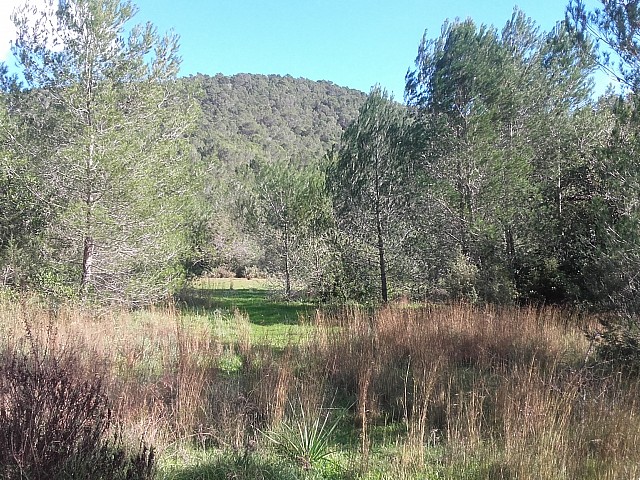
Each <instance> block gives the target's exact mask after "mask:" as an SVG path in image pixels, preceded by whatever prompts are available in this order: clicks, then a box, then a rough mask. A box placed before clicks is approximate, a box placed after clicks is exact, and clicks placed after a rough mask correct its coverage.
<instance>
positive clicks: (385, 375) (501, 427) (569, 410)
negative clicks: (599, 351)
mask: <svg viewBox="0 0 640 480" xmlns="http://www.w3.org/2000/svg"><path fill="white" fill-rule="evenodd" d="M588 322H589V320H588V319H587V318H578V317H577V316H571V315H568V314H567V313H566V312H561V311H559V310H558V309H553V308H496V307H473V306H468V305H462V304H461V305H453V306H430V307H416V308H411V307H407V306H389V307H386V308H383V309H381V310H378V311H376V312H365V311H363V310H357V309H356V310H353V309H352V310H348V311H345V312H343V313H342V314H339V315H336V316H333V317H323V316H322V315H321V316H320V318H318V324H319V325H320V326H321V327H320V328H321V329H322V330H323V331H322V333H321V334H320V335H319V338H322V339H323V340H322V341H320V342H316V343H315V344H314V346H313V348H314V349H315V352H314V355H315V356H317V357H321V358H323V359H324V365H326V367H327V369H328V375H329V378H330V381H331V382H333V384H334V385H336V386H337V387H338V388H340V389H342V391H344V392H347V393H348V394H349V395H350V396H351V397H352V398H354V399H355V401H356V404H357V407H356V409H355V413H356V416H357V418H356V423H357V424H358V425H359V426H360V428H361V439H362V449H363V450H367V449H368V447H369V445H368V444H367V442H368V433H367V429H368V428H370V426H371V425H373V424H375V423H387V422H389V421H394V420H396V421H401V422H404V424H405V425H406V429H405V433H406V435H405V437H404V441H405V445H407V446H409V447H411V446H413V447H414V448H410V449H409V451H410V452H411V455H413V456H414V457H415V456H416V452H417V453H418V456H419V457H420V458H423V455H424V451H425V450H424V449H425V447H426V446H428V445H433V444H434V443H439V444H440V445H441V446H443V447H444V449H445V451H446V452H447V453H446V455H445V457H446V458H444V459H443V462H444V463H445V464H450V465H458V466H459V467H460V468H462V469H463V470H464V469H466V470H467V471H474V469H477V470H478V471H479V472H481V473H478V478H522V479H527V478H532V479H533V478H567V479H569V478H611V479H614V478H631V476H632V475H636V476H637V472H638V471H639V470H640V467H639V465H640V451H639V450H638V448H637V447H638V441H640V418H639V417H638V414H639V413H640V411H639V410H638V400H637V398H638V397H637V394H638V393H640V392H639V391H638V388H639V386H640V382H638V380H632V379H629V378H622V377H620V376H614V377H603V376H602V375H601V374H599V373H598V371H597V369H594V368H591V366H590V365H589V364H588V363H587V362H585V359H586V356H587V354H588V352H589V342H588V340H587V336H586V335H585V333H584V329H585V327H587V326H588ZM613 432H618V434H617V435H616V434H614V433H613ZM415 446H418V448H415ZM483 476H484V477H483Z"/></svg>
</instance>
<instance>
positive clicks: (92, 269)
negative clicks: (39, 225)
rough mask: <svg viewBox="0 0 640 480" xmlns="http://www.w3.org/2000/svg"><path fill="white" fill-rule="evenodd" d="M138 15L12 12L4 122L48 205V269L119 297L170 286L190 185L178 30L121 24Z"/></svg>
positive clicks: (92, 0)
mask: <svg viewBox="0 0 640 480" xmlns="http://www.w3.org/2000/svg"><path fill="white" fill-rule="evenodd" d="M136 12H137V8H136V7H135V6H134V5H133V4H132V3H131V2H130V1H120V0H68V1H64V2H59V3H58V2H55V3H54V2H53V1H50V2H49V3H48V9H47V8H44V9H43V8H37V7H34V6H32V5H29V4H28V3H27V5H25V6H24V7H23V8H22V9H19V10H17V11H16V12H15V13H14V15H13V19H14V22H15V24H16V27H17V31H18V38H17V40H16V42H15V44H14V46H13V48H12V52H13V55H14V57H15V59H16V61H17V64H18V65H19V66H20V68H21V72H20V73H21V75H22V77H23V78H24V82H25V83H24V84H22V85H19V84H17V83H16V82H14V83H13V86H12V87H11V88H10V89H7V91H6V96H7V99H8V100H7V103H8V114H9V120H10V122H9V124H10V125H9V127H8V128H5V129H4V131H3V140H4V144H5V145H7V146H8V148H10V149H11V150H12V152H13V156H14V157H15V158H18V159H24V160H25V162H26V163H27V164H28V165H29V171H30V174H31V175H33V178H35V179H37V182H38V188H39V192H40V194H41V195H43V196H45V197H46V198H47V199H48V200H49V202H50V203H51V205H52V207H51V212H50V214H49V215H48V217H47V226H46V230H45V232H44V236H45V241H44V247H43V248H44V251H45V252H46V256H47V257H49V258H50V264H49V266H48V270H47V278H49V279H51V278H53V279H55V280H56V282H59V283H61V284H62V285H66V286H69V285H72V284H74V283H75V284H76V285H77V286H78V290H79V291H80V292H81V294H82V295H83V296H85V297H86V296H90V295H97V296H98V297H100V298H101V299H102V300H106V301H119V302H126V303H128V304H141V303H147V302H152V301H154V300H155V299H157V298H160V297H162V296H164V295H166V294H167V293H169V292H170V290H171V288H172V286H173V285H175V282H176V280H178V278H179V276H180V274H179V268H178V265H179V263H180V260H181V256H182V255H183V254H184V252H185V249H186V245H187V244H186V242H185V239H184V235H183V231H182V230H183V229H182V226H183V224H184V222H185V218H186V215H188V209H189V205H190V202H191V199H192V198H193V195H194V191H195V190H196V189H197V188H198V183H197V181H196V179H195V177H194V174H195V173H196V172H197V166H196V165H194V164H192V163H190V160H189V151H190V147H189V146H188V144H187V140H186V134H187V133H188V131H189V130H190V129H191V128H192V126H193V125H194V123H195V118H196V115H197V109H196V107H195V106H194V102H193V101H192V99H191V98H190V94H189V92H184V91H183V92H179V91H178V89H177V87H176V81H175V80H176V75H177V72H178V68H179V64H180V58H179V56H178V54H177V51H178V38H177V36H175V35H173V34H170V35H167V36H164V37H160V36H159V35H158V33H157V32H156V30H155V28H154V27H153V26H152V25H151V24H146V25H135V26H133V27H129V25H128V23H129V22H130V21H131V19H132V18H133V16H134V15H135V14H136ZM34 13H35V14H36V15H35V21H34V20H33V17H34ZM125 32H128V34H127V35H126V36H125Z"/></svg>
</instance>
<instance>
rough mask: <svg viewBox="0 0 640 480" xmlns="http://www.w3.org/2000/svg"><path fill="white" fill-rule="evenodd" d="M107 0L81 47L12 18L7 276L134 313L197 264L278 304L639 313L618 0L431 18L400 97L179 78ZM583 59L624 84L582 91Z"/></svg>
mask: <svg viewBox="0 0 640 480" xmlns="http://www.w3.org/2000/svg"><path fill="white" fill-rule="evenodd" d="M114 5H115V6H114V8H113V9H112V10H110V11H109V12H107V13H105V12H106V10H105V12H103V14H101V15H103V17H104V18H102V17H101V18H100V21H101V22H102V23H103V25H111V26H112V27H113V28H110V29H107V30H108V31H107V30H99V29H98V30H96V31H95V32H93V31H92V32H90V33H91V35H93V36H94V37H95V38H94V39H93V40H92V41H91V42H87V43H85V44H80V43H78V42H76V41H75V40H74V38H75V33H74V31H73V29H74V28H80V27H78V25H76V23H77V22H76V23H73V22H71V21H70V20H69V22H70V23H69V22H68V25H67V24H65V28H66V30H65V29H59V31H58V32H57V33H56V34H57V35H59V36H60V38H61V41H63V42H66V43H65V45H66V48H65V49H62V50H60V51H58V50H49V49H47V48H43V43H42V42H46V40H43V39H42V38H41V37H40V36H39V35H38V34H37V32H34V31H33V29H32V26H31V24H30V23H29V22H28V21H27V19H26V17H20V16H19V15H18V16H17V17H16V21H17V24H18V32H19V39H18V41H16V43H15V45H14V47H13V54H14V56H15V58H16V59H17V61H18V64H19V65H20V66H21V67H22V68H23V71H22V72H21V75H20V76H19V77H18V76H16V75H11V74H10V73H9V72H8V71H7V69H6V67H3V82H2V85H3V95H2V103H3V108H2V111H1V115H2V117H1V118H0V125H1V131H0V133H1V137H0V139H1V143H0V147H1V148H2V152H3V153H2V157H1V158H2V170H1V172H0V173H1V175H2V176H1V177H0V182H1V185H2V189H1V191H0V195H1V197H0V202H1V205H2V216H1V218H0V222H1V224H0V262H1V263H0V264H1V272H2V277H1V279H2V285H4V286H6V287H10V288H20V289H25V288H26V289H34V290H38V291H42V292H46V293H48V294H52V295H56V296H63V297H64V296H72V297H81V298H93V299H95V300H97V301H99V302H108V303H110V302H117V303H124V304H129V305H142V304H145V303H150V302H155V301H156V300H159V299H162V298H166V297H167V296H169V295H172V294H173V293H175V292H176V291H178V290H179V288H180V286H181V285H182V283H183V281H184V279H185V278H187V277H188V276H189V275H199V274H202V273H210V274H213V273H218V274H227V275H230V274H236V275H269V276H276V277H278V278H281V279H282V281H283V283H282V285H283V289H284V293H285V295H286V296H290V295H292V294H301V293H302V294H305V295H310V296H319V297H321V298H323V299H330V298H339V299H343V300H349V299H356V300H376V299H377V300H381V301H387V300H388V299H390V298H394V297H398V296H406V297H409V298H417V299H432V300H434V299H435V300H456V299H466V300H470V301H474V302H475V301H483V302H498V303H518V302H520V303H522V302H536V303H537V302H543V303H559V304H573V305H579V306H584V307H586V308H590V309H606V310H624V311H636V310H637V308H638V298H639V295H638V282H639V279H638V276H637V272H638V268H639V267H640V249H639V248H638V247H639V245H638V242H639V241H640V239H639V237H638V213H639V211H638V191H639V189H638V180H639V170H638V167H637V162H636V161H635V150H636V148H637V141H638V140H637V127H638V120H637V118H638V116H637V105H636V89H637V83H638V81H639V80H638V79H639V78H640V76H639V75H638V71H637V70H638V67H637V63H638V57H637V54H636V50H635V45H636V44H635V42H636V29H637V18H636V16H635V15H636V13H637V12H636V11H635V10H634V9H633V8H627V9H620V8H616V7H615V6H614V5H613V4H611V5H610V4H609V3H608V2H605V5H607V8H605V9H603V10H602V11H595V12H591V13H590V12H587V11H585V9H584V7H583V5H582V4H581V3H580V2H574V3H572V4H571V5H570V6H569V8H568V10H567V12H568V13H567V19H566V20H565V21H562V22H559V23H558V24H557V26H556V27H555V28H554V29H553V30H552V31H550V32H541V31H540V29H539V28H538V27H537V26H536V25H535V23H534V22H533V21H532V20H531V19H529V18H528V17H527V16H526V15H525V13H523V12H521V11H519V10H515V11H514V14H513V17H512V18H511V19H510V20H509V21H508V22H507V23H506V24H505V25H504V26H502V27H501V28H497V27H493V26H486V25H476V24H475V23H474V22H473V21H472V20H470V19H469V20H464V21H462V20H456V21H453V22H448V23H445V25H444V26H443V28H442V31H441V33H440V35H439V36H438V37H437V38H427V37H426V36H425V38H424V39H423V40H422V42H421V43H420V45H419V47H418V56H417V58H416V63H415V66H414V67H413V68H411V69H410V70H409V72H408V74H407V77H406V78H407V84H406V95H405V102H404V103H403V102H401V101H399V100H395V99H392V98H390V96H389V95H388V94H387V93H386V92H385V91H384V90H382V89H380V88H377V87H376V88H374V89H373V90H372V91H371V92H369V94H368V95H365V94H364V93H361V92H358V91H355V90H350V89H347V88H342V87H338V86H336V85H334V84H332V83H330V82H311V81H307V80H304V79H294V78H291V77H289V76H285V77H281V76H276V75H271V76H264V75H249V74H241V75H235V76H232V77H225V76H223V75H216V76H213V77H210V76H206V75H197V76H194V77H189V78H183V79H178V77H177V74H178V69H179V59H178V57H177V37H175V36H167V37H159V36H157V34H156V32H155V30H153V29H152V28H151V27H148V28H147V30H144V29H134V30H132V31H131V37H130V38H129V39H126V40H125V39H124V37H123V36H122V31H123V30H122V29H123V27H124V25H125V24H126V22H127V21H128V20H129V18H130V17H131V15H132V13H133V10H132V8H133V7H132V6H131V5H128V6H125V7H126V8H125V7H118V8H115V7H117V5H116V4H114ZM634 5H635V4H634ZM87 8H89V7H87ZM634 8H635V7H634ZM75 15H77V16H78V18H79V19H82V18H84V17H83V15H84V16H87V15H91V13H90V12H89V10H87V11H86V12H84V11H78V12H75ZM612 19H616V22H612V21H611V20H612ZM65 21H67V20H65ZM65 35H66V37H65ZM65 39H67V40H65ZM72 40H73V41H72ZM107 44H113V45H114V47H113V48H106V47H105V48H102V47H100V45H107ZM45 45H46V43H45ZM598 45H600V50H598V48H597V46H598ZM605 45H606V46H607V50H606V51H605V50H604V48H603V46H605ZM599 52H606V54H603V53H599ZM614 54H615V55H614ZM598 68H605V69H608V70H609V71H610V72H612V71H615V72H617V75H618V78H619V80H620V83H621V86H620V88H618V89H617V90H615V91H614V90H611V91H609V92H608V93H606V94H605V95H603V96H602V97H600V98H595V97H594V94H593V81H592V74H593V73H594V71H596V69H598Z"/></svg>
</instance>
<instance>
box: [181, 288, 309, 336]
mask: <svg viewBox="0 0 640 480" xmlns="http://www.w3.org/2000/svg"><path fill="white" fill-rule="evenodd" d="M182 298H183V312H184V313H187V314H195V315H199V316H203V315H204V316H207V317H209V318H210V319H211V321H212V323H214V324H216V325H217V326H218V327H219V328H218V331H219V332H221V333H222V335H221V336H222V337H223V338H226V339H229V338H230V337H233V336H234V330H235V325H233V324H232V323H233V322H232V320H231V319H232V318H233V316H234V315H235V312H236V311H237V312H240V313H241V314H243V315H246V316H247V318H248V319H249V325H250V328H251V339H252V341H254V342H257V343H270V344H274V345H282V344H286V343H287V342H288V341H297V340H299V339H300V338H301V337H304V336H305V335H306V334H307V332H308V329H307V328H306V327H305V326H304V325H301V323H307V322H306V321H304V319H305V318H306V317H309V316H310V315H313V314H314V312H315V308H316V306H315V305H314V304H313V303H310V302H301V301H286V300H284V299H282V298H281V297H280V296H279V288H278V285H277V284H275V283H274V282H272V281H269V280H266V279H246V278H206V279H200V280H198V281H196V282H194V283H193V284H192V286H191V287H190V288H188V289H187V290H185V292H184V294H183V297H182ZM301 320H303V321H302V322H301Z"/></svg>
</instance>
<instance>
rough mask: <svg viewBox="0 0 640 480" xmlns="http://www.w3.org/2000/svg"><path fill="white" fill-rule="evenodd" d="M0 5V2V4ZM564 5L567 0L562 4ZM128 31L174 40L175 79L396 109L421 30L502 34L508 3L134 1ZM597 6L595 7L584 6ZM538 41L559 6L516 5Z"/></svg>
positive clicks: (538, 1)
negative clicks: (293, 84)
mask: <svg viewBox="0 0 640 480" xmlns="http://www.w3.org/2000/svg"><path fill="white" fill-rule="evenodd" d="M0 1H2V0H0ZM567 1H568V0H567ZM134 3H136V4H137V5H138V7H139V8H140V12H139V13H138V16H137V18H136V19H137V21H138V22H141V21H147V20H148V21H151V22H152V23H154V24H155V25H156V26H157V27H158V28H159V30H160V31H166V30H168V29H170V28H173V29H174V30H175V31H176V32H177V33H178V34H179V35H180V37H181V55H182V57H183V64H182V72H181V74H182V75H190V74H195V73H198V72H200V73H205V74H210V75H214V74H216V73H223V74H226V75H231V74H235V73H263V74H272V73H273V74H281V75H285V74H289V75H292V76H294V77H306V78H310V79H312V80H330V81H332V82H334V83H336V84H338V85H341V86H347V87H351V88H356V89H358V90H362V91H365V92H368V91H369V90H370V88H371V87H372V86H373V85H374V84H376V83H379V84H380V85H381V86H383V87H385V88H387V89H388V90H389V91H390V92H392V93H393V94H394V95H395V97H396V99H398V100H401V99H402V96H403V91H404V76H405V73H406V72H407V69H408V68H410V67H412V66H413V62H414V59H415V57H416V54H417V49H418V44H419V42H420V39H421V38H422V35H423V33H424V32H425V30H426V31H427V35H428V37H429V38H435V37H437V36H438V35H439V33H440V29H441V26H442V24H443V22H444V20H445V19H447V18H448V19H454V18H456V17H459V18H461V19H464V18H467V17H471V18H472V19H474V20H475V21H476V23H478V24H480V23H485V24H488V25H495V26H496V27H498V28H502V26H503V25H504V24H505V22H506V21H507V20H508V19H509V18H510V17H511V15H512V13H513V9H514V7H515V6H516V3H514V1H513V0H384V1H383V0H184V1H182V2H177V1H175V0H134ZM586 3H587V5H592V6H593V5H596V4H597V1H596V0H587V2H586ZM517 5H518V6H519V7H520V9H521V10H523V11H524V12H525V13H526V14H527V15H528V16H529V17H531V18H532V19H533V20H535V21H536V23H537V24H538V25H539V26H540V28H541V29H542V30H543V31H549V30H550V29H551V28H552V27H553V26H554V25H555V23H556V22H557V21H559V20H561V19H562V18H564V10H565V7H566V2H565V1H562V0H560V1H558V0H521V1H520V2H519V3H518V4H517Z"/></svg>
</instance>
